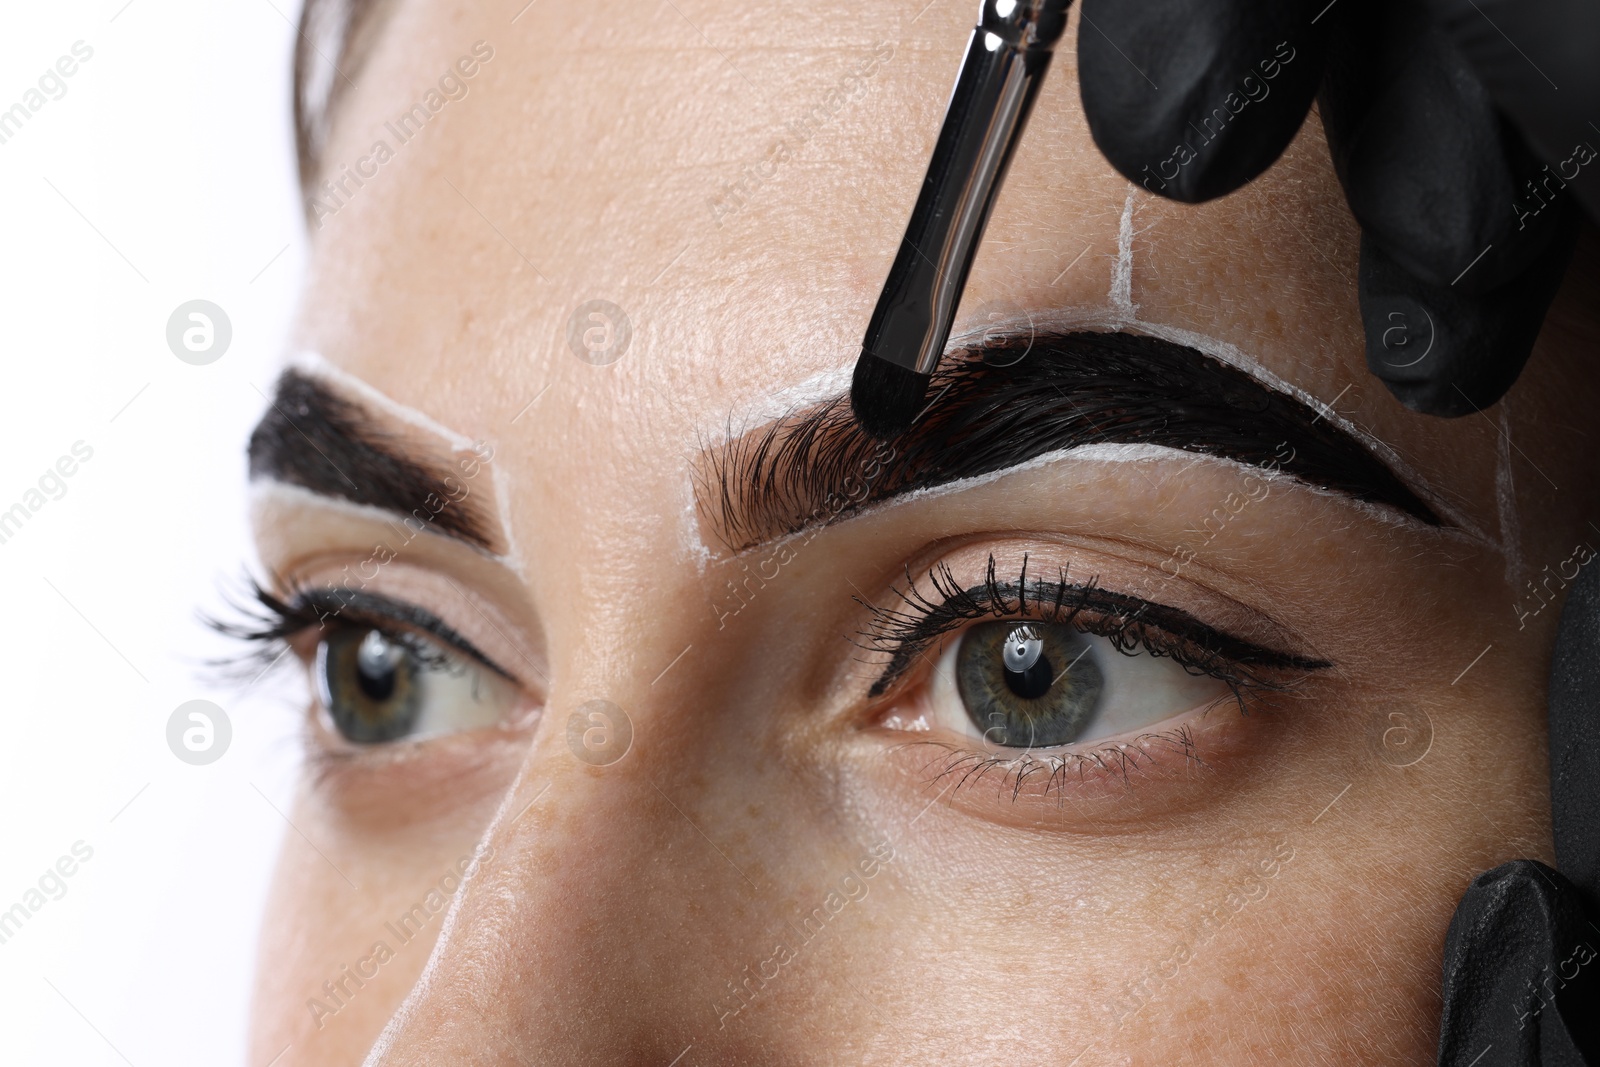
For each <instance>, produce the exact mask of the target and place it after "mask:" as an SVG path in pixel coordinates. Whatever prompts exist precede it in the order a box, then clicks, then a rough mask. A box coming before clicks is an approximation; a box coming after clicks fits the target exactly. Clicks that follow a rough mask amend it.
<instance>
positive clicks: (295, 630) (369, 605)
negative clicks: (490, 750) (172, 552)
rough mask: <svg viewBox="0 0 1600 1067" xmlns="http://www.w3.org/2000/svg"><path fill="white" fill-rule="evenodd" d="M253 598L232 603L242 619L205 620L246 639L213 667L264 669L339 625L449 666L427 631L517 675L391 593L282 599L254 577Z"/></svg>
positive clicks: (297, 593)
mask: <svg viewBox="0 0 1600 1067" xmlns="http://www.w3.org/2000/svg"><path fill="white" fill-rule="evenodd" d="M248 584H249V589H248V594H247V595H248V599H249V600H250V601H252V603H248V604H240V603H237V602H236V601H234V600H231V599H230V600H229V602H228V603H229V606H230V607H231V608H233V609H234V610H235V611H236V612H237V613H238V614H239V616H240V617H241V619H242V621H229V620H226V619H215V618H207V619H206V620H205V621H206V624H207V625H209V626H210V627H211V628H212V629H213V630H215V631H216V632H218V633H220V634H222V635H224V636H226V637H231V638H234V639H236V640H238V641H240V642H243V643H244V644H245V645H246V646H247V650H246V652H245V653H244V654H242V655H240V656H237V657H234V658H232V659H228V660H224V661H221V662H219V663H216V664H213V666H217V667H222V668H224V669H227V668H239V667H246V666H249V665H259V666H262V667H266V666H270V665H271V664H273V663H276V662H277V661H278V660H280V659H281V658H282V656H283V653H284V651H285V650H286V649H287V648H288V647H289V643H290V641H291V640H292V639H293V638H294V637H296V636H298V635H299V634H302V633H305V632H306V631H307V630H312V629H318V630H328V629H331V628H332V627H334V626H337V625H351V624H354V625H366V626H369V627H371V628H372V629H375V630H379V631H381V632H383V633H384V634H386V635H388V636H390V637H392V638H394V639H396V640H399V641H402V642H404V643H405V644H406V645H407V647H408V648H409V649H410V650H411V652H412V653H413V654H414V655H416V656H418V657H419V658H420V659H421V660H422V662H424V663H426V664H428V665H429V666H435V667H440V668H443V667H447V666H448V665H449V664H450V659H449V657H448V656H447V655H446V654H444V653H442V652H440V651H438V650H437V649H432V648H428V647H427V645H426V644H424V643H423V642H422V641H421V640H420V639H418V638H417V637H416V636H415V634H414V633H413V631H414V630H422V631H424V632H426V633H427V634H429V635H430V636H432V637H434V638H436V639H438V640H439V641H442V642H443V643H444V644H446V645H448V646H450V647H451V648H453V649H455V650H456V651H458V652H460V653H462V654H463V655H466V656H469V657H471V658H472V659H473V660H475V661H477V662H478V663H480V664H482V665H483V666H485V667H487V668H488V669H489V670H492V671H494V672H495V673H496V674H499V675H500V676H502V677H504V678H506V679H508V680H510V681H516V679H515V677H513V676H512V674H511V673H510V672H509V671H507V670H505V669H504V668H503V667H501V666H500V665H499V664H498V663H495V662H494V660H492V659H490V658H489V657H488V656H487V655H485V654H484V653H483V652H481V651H480V650H479V649H478V647H477V646H476V645H474V644H473V643H472V642H471V641H469V640H467V639H466V638H465V637H463V636H462V635H461V634H460V633H458V632H457V631H456V630H455V629H453V628H452V627H451V626H450V625H449V624H448V623H446V622H444V621H443V620H442V619H440V618H439V617H438V616H436V615H434V614H433V613H432V612H429V611H424V610H423V609H422V608H420V607H417V606H416V605H414V604H407V603H405V602H403V601H399V600H391V599H389V598H388V597H384V596H377V595H375V594H372V593H363V592H356V591H354V590H342V591H341V590H336V589H332V588H326V589H324V588H316V587H306V588H291V589H290V591H289V596H288V599H284V598H282V597H279V596H278V595H277V594H275V593H273V592H272V591H271V590H270V589H267V588H266V587H264V586H263V585H262V584H261V583H260V582H258V581H256V580H255V579H254V578H251V579H249V583H248Z"/></svg>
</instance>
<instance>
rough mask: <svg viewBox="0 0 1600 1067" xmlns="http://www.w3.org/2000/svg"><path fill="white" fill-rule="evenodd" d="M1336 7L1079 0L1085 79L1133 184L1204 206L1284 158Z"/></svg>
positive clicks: (1106, 143) (1222, 0)
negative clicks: (1327, 11)
mask: <svg viewBox="0 0 1600 1067" xmlns="http://www.w3.org/2000/svg"><path fill="white" fill-rule="evenodd" d="M1326 3H1327V0H1082V5H1081V21H1080V23H1079V26H1078V80H1079V87H1080V91H1081V95H1082V97H1083V109H1084V113H1085V115H1086V117H1087V118H1088V121H1089V131H1090V133H1092V134H1093V135H1094V140H1095V144H1097V145H1099V147H1100V151H1101V152H1102V153H1103V154H1104V155H1105V157H1106V159H1107V160H1108V161H1110V163H1111V165H1112V166H1114V167H1116V168H1117V170H1119V171H1120V172H1122V174H1123V176H1124V177H1126V178H1127V179H1128V180H1129V181H1132V182H1136V183H1138V184H1140V185H1142V186H1144V188H1146V189H1148V190H1150V191H1151V192H1153V193H1159V194H1161V195H1162V196H1166V197H1170V198H1172V199H1174V200H1181V201H1184V202H1185V203H1191V204H1192V203H1198V202H1200V201H1202V200H1209V199H1211V198H1212V197H1217V196H1221V195H1223V194H1224V193H1230V192H1232V191H1233V190H1235V189H1237V188H1238V187H1239V186H1241V185H1243V184H1244V183H1246V182H1248V181H1249V180H1250V179H1252V178H1254V177H1256V175H1258V174H1260V173H1261V172H1262V171H1264V170H1266V169H1267V168H1268V167H1269V166H1271V165H1272V163H1273V161H1275V160H1276V159H1277V158H1278V157H1279V156H1280V155H1282V154H1283V150H1284V148H1286V147H1287V146H1288V144H1289V142H1290V141H1291V140H1293V138H1294V135H1295V132H1296V131H1297V130H1299V128H1300V124H1301V122H1303V121H1304V120H1305V116H1306V112H1307V110H1308V109H1309V108H1310V106H1311V100H1312V98H1313V97H1314V96H1315V95H1316V91H1317V85H1318V82H1319V80H1320V79H1321V76H1322V60H1323V50H1324V46H1323V34H1322V28H1321V27H1320V26H1317V25H1313V21H1314V19H1315V16H1316V15H1317V13H1318V9H1319V8H1322V7H1324V6H1325V5H1326Z"/></svg>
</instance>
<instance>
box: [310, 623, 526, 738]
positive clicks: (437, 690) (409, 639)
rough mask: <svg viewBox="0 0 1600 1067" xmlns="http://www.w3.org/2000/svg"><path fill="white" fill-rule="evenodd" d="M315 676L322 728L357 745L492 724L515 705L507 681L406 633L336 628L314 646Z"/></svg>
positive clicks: (514, 692)
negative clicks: (331, 729)
mask: <svg viewBox="0 0 1600 1067" xmlns="http://www.w3.org/2000/svg"><path fill="white" fill-rule="evenodd" d="M314 671H315V674H316V683H317V693H318V698H319V701H320V704H321V707H322V710H323V712H324V713H325V715H326V721H327V723H328V724H330V725H331V726H332V728H333V729H334V730H336V731H337V732H338V733H339V735H340V736H341V737H343V738H344V739H345V740H346V741H350V742H352V743H354V744H361V745H368V744H377V743H381V742H385V741H399V740H404V739H416V738H423V737H430V736H434V735H438V734H450V733H458V732H461V731H464V730H474V729H479V728H482V727H486V726H493V725H495V724H496V723H500V722H503V721H505V720H506V719H507V718H508V716H509V715H510V713H511V712H512V710H513V709H514V707H515V705H516V701H517V688H516V686H515V685H514V684H513V683H512V682H511V681H510V680H508V679H506V678H504V677H502V676H501V675H499V674H498V673H496V672H494V671H493V670H490V669H489V668H488V667H487V666H485V665H483V664H481V663H479V662H476V661H474V660H473V659H471V658H470V657H468V656H466V655H464V654H461V653H459V652H456V651H454V650H451V649H447V648H446V647H444V646H443V645H442V644H441V643H440V642H437V641H435V640H433V639H431V638H428V637H424V636H422V635H420V634H417V633H413V632H410V631H405V630H398V629H396V630H389V629H383V628H377V627H368V626H360V625H339V626H336V627H335V628H334V629H333V631H332V633H330V634H328V635H327V636H325V637H324V638H323V639H322V641H321V642H320V643H319V644H318V645H317V653H316V661H315V667H314Z"/></svg>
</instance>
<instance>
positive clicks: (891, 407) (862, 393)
mask: <svg viewBox="0 0 1600 1067" xmlns="http://www.w3.org/2000/svg"><path fill="white" fill-rule="evenodd" d="M929 377H930V376H929V375H927V374H918V373H917V372H916V371H914V370H907V369H906V368H905V367H902V366H900V365H899V364H897V363H890V362H889V361H888V360H886V359H879V358H878V357H877V356H875V355H873V354H872V353H870V352H866V351H863V352H862V353H861V358H860V359H858V360H856V373H855V377H854V379H852V381H851V383H850V410H851V411H852V412H854V413H855V416H856V421H857V422H859V423H860V424H861V428H862V429H864V430H866V431H867V433H869V434H871V435H872V436H873V437H876V438H877V439H878V440H880V441H887V440H889V439H890V438H892V437H898V436H900V435H901V434H903V433H905V432H906V430H908V429H910V428H911V424H912V423H913V422H915V421H916V418H917V414H918V413H919V412H920V411H921V410H922V403H923V400H924V398H925V397H926V396H927V395H928V380H929Z"/></svg>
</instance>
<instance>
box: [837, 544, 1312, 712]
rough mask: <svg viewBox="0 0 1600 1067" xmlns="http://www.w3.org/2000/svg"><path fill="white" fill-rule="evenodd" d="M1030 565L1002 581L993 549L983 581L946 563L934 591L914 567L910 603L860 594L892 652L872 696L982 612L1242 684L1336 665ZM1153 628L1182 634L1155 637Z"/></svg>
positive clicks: (882, 648) (876, 645) (904, 594)
mask: <svg viewBox="0 0 1600 1067" xmlns="http://www.w3.org/2000/svg"><path fill="white" fill-rule="evenodd" d="M1027 567H1028V563H1027V557H1023V563H1022V568H1021V573H1020V574H1019V575H1018V578H1017V580H1016V581H1015V582H1001V581H999V580H998V579H997V577H996V573H995V572H996V564H995V559H994V557H993V556H990V557H989V563H988V568H987V571H986V573H985V577H984V581H983V583H982V584H980V585H976V586H972V587H970V588H963V587H962V586H961V585H960V584H959V583H958V582H957V581H956V579H955V575H954V573H953V572H952V571H951V570H950V568H949V566H948V565H946V564H943V563H941V564H938V565H936V566H935V567H933V568H932V569H930V570H929V572H928V582H929V584H930V585H932V586H933V590H934V595H933V596H932V597H930V596H927V595H925V594H923V592H922V591H921V590H920V589H918V588H917V584H916V581H915V579H913V578H912V577H911V576H910V574H909V572H908V573H907V576H906V582H907V584H906V588H905V589H904V590H896V591H895V592H896V595H898V596H899V598H900V600H901V601H902V603H903V604H904V605H905V609H904V610H902V609H899V608H893V607H878V606H876V605H873V604H870V603H867V602H866V601H863V600H861V599H860V598H859V597H858V598H856V599H857V602H858V603H861V604H863V605H864V606H865V607H867V608H868V610H870V611H871V612H872V615H873V628H872V629H871V630H870V631H868V632H866V633H864V634H863V635H862V636H863V637H865V638H866V639H867V643H866V647H867V648H868V650H869V651H876V652H888V653H889V655H890V659H889V664H888V666H886V667H885V668H884V670H883V673H882V674H881V675H880V676H879V677H878V680H877V681H876V682H874V683H873V685H872V688H871V689H870V690H869V691H868V696H869V697H874V698H875V697H879V696H882V695H883V694H884V693H885V692H887V691H888V690H889V688H890V687H891V686H892V685H894V683H895V682H896V681H898V680H899V678H900V677H901V675H903V674H904V673H905V671H906V669H907V668H908V667H910V666H911V664H912V662H913V661H914V660H915V659H917V658H918V657H920V656H921V655H922V654H923V653H924V652H925V651H926V650H927V647H928V646H929V645H930V644H932V643H933V642H934V641H936V640H937V639H938V638H940V637H942V636H943V635H945V634H947V633H949V632H951V631H952V630H955V629H957V628H958V627H960V626H961V624H963V623H965V622H971V621H976V620H979V619H1005V618H1024V617H1031V618H1038V619H1042V620H1043V621H1046V622H1053V623H1061V624H1066V625H1071V626H1074V627H1075V628H1077V629H1078V630H1079V631H1080V632H1083V633H1088V634H1093V635H1095V636H1099V637H1105V638H1107V639H1109V640H1110V641H1111V642H1112V644H1113V645H1114V646H1115V647H1116V648H1117V650H1118V651H1120V652H1122V653H1124V654H1125V655H1136V654H1138V653H1140V652H1145V653H1149V654H1151V655H1155V656H1165V657H1167V658H1170V659H1172V660H1173V661H1174V662H1175V663H1177V664H1179V665H1180V666H1181V667H1183V668H1184V670H1186V671H1188V672H1189V673H1190V674H1196V675H1207V676H1210V677H1214V678H1218V679H1220V680H1222V681H1224V682H1227V683H1228V684H1229V685H1230V686H1232V687H1234V688H1235V690H1236V691H1237V690H1239V689H1243V688H1275V687H1276V686H1274V685H1273V684H1272V683H1271V682H1269V681H1267V680H1265V679H1262V678H1259V677H1257V676H1256V675H1255V674H1254V671H1255V670H1269V671H1274V670H1301V671H1314V670H1323V669H1325V668H1328V667H1331V666H1332V664H1331V663H1329V662H1328V661H1326V660H1320V659H1314V658H1311V657H1307V656H1300V655H1296V654H1294V653H1289V652H1279V651H1277V650H1275V649H1270V648H1266V647H1264V646H1262V645H1258V644H1256V643H1254V642H1252V641H1246V640H1244V639H1243V638H1240V637H1235V636H1234V635H1232V634H1228V633H1224V632H1222V631H1220V630H1217V629H1215V628H1214V627H1211V626H1208V625H1206V624H1205V623H1203V622H1201V621H1200V620H1199V619H1197V618H1195V617H1194V616H1193V615H1190V614H1189V613H1188V612H1186V611H1183V610H1181V609H1179V608H1172V607H1167V606H1166V605H1163V604H1156V603H1154V602H1152V601H1148V600H1142V599H1140V598H1138V597H1134V596H1129V595H1127V594H1125V593H1116V592H1112V591H1110V590H1106V589H1102V588H1100V587H1099V586H1098V584H1096V582H1095V581H1094V580H1093V579H1091V580H1090V581H1088V582H1086V583H1084V584H1082V585H1073V584H1071V583H1070V582H1068V580H1067V571H1066V568H1062V569H1061V571H1060V573H1059V575H1058V577H1057V578H1056V580H1054V581H1048V580H1043V579H1034V580H1032V581H1031V582H1030V581H1029V579H1028V577H1027ZM1030 613H1031V614H1030ZM1151 631H1154V632H1155V633H1159V634H1166V635H1169V636H1170V637H1172V638H1174V639H1175V640H1174V641H1173V642H1170V643H1169V642H1164V641H1153V640H1152V634H1151ZM1196 652H1198V653H1200V654H1199V655H1196Z"/></svg>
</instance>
